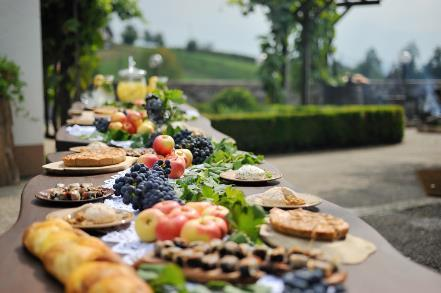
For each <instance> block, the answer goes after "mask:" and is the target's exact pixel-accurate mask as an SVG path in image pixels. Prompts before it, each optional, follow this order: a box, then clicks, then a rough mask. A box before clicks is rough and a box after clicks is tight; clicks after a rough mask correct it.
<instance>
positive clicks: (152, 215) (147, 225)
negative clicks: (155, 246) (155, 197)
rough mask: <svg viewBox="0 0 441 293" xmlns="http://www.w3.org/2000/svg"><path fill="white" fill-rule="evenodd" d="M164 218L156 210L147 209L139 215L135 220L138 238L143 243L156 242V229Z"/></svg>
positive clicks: (162, 214) (161, 213)
mask: <svg viewBox="0 0 441 293" xmlns="http://www.w3.org/2000/svg"><path fill="white" fill-rule="evenodd" d="M163 217H165V215H164V213H163V212H161V211H160V210H158V209H147V210H143V211H142V212H140V213H139V215H138V217H137V218H136V220H135V231H136V234H138V237H139V238H140V239H141V240H142V241H145V242H152V241H155V240H156V227H157V226H158V223H159V221H160V220H161V219H162V218H163Z"/></svg>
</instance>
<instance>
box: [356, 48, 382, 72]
mask: <svg viewBox="0 0 441 293" xmlns="http://www.w3.org/2000/svg"><path fill="white" fill-rule="evenodd" d="M355 71H357V72H359V73H361V74H363V75H364V76H366V77H369V78H374V79H381V78H384V74H383V71H382V69H381V60H380V58H379V57H378V55H377V52H376V51H375V49H374V48H370V49H369V50H368V51H367V52H366V57H365V59H364V61H362V62H361V63H360V64H358V65H357V67H356V69H355Z"/></svg>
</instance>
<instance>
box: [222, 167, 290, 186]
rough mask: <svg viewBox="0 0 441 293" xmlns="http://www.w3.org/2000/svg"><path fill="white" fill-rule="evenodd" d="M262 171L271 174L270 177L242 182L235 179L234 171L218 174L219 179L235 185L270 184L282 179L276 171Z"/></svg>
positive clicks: (280, 174)
mask: <svg viewBox="0 0 441 293" xmlns="http://www.w3.org/2000/svg"><path fill="white" fill-rule="evenodd" d="M263 170H264V171H265V172H269V173H271V177H270V178H263V179H249V180H243V179H237V178H236V171H235V170H228V171H225V172H222V173H221V174H220V178H222V179H224V180H227V181H231V182H235V183H266V182H271V181H274V180H278V179H280V178H282V173H279V172H277V171H270V170H265V169H263Z"/></svg>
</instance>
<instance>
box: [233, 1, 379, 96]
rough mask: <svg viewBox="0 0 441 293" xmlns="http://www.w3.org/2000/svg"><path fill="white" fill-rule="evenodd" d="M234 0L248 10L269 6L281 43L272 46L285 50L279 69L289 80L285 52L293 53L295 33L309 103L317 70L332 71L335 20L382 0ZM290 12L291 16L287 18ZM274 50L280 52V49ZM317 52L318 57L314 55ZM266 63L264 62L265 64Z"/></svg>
mask: <svg viewBox="0 0 441 293" xmlns="http://www.w3.org/2000/svg"><path fill="white" fill-rule="evenodd" d="M230 2H232V3H236V4H239V5H240V6H241V7H242V8H243V9H244V13H249V12H252V11H253V10H254V7H255V6H258V5H260V6H264V7H265V8H266V11H267V12H266V15H267V18H268V20H269V21H270V22H271V31H270V35H272V36H271V38H270V39H272V40H273V41H274V42H276V43H277V44H272V47H273V48H276V47H277V46H280V47H281V50H282V53H281V54H282V55H281V60H282V61H281V62H282V65H281V66H280V69H279V70H278V72H277V73H278V75H280V76H282V80H283V81H285V82H284V83H285V84H286V80H287V74H286V71H287V70H286V68H287V67H286V65H287V64H289V60H288V58H285V56H289V53H290V52H289V50H288V51H286V49H289V47H288V44H289V43H288V40H289V37H290V35H291V34H294V37H295V46H294V48H293V49H294V51H295V52H296V53H297V54H298V56H299V58H300V60H301V77H302V78H301V81H302V82H301V92H302V103H303V104H307V103H309V95H310V89H309V87H310V82H311V79H312V78H313V77H314V74H313V70H314V72H316V73H318V75H324V76H326V75H328V74H327V72H326V71H327V70H328V69H327V60H328V57H329V54H331V53H332V52H333V46H332V41H333V38H334V34H335V32H334V26H335V24H336V23H337V22H338V21H339V20H340V19H341V18H342V17H343V16H344V15H345V14H346V13H347V12H348V11H349V9H350V8H351V7H353V6H355V5H368V4H378V3H380V1H379V0H361V1H345V0H343V1H337V0H336V1H334V0H230ZM337 7H343V8H344V10H343V11H338V10H337ZM286 15H289V16H290V17H289V18H285V16H286ZM281 21H286V23H285V24H284V25H283V26H281V25H280V23H279V22H281ZM274 28H276V32H277V33H275V31H274ZM280 33H282V35H280ZM284 42H285V44H284ZM272 51H275V50H272ZM274 53H275V54H279V55H280V53H277V52H274ZM283 53H286V54H283ZM313 56H314V58H312V57H313ZM265 65H266V64H265V63H263V66H265ZM284 69H285V70H284ZM316 75H317V74H316ZM283 81H282V82H283Z"/></svg>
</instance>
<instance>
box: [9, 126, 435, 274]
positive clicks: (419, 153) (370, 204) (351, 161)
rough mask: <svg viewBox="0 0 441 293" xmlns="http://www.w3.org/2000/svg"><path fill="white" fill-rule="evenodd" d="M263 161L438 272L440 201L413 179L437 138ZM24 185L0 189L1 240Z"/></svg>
mask: <svg viewBox="0 0 441 293" xmlns="http://www.w3.org/2000/svg"><path fill="white" fill-rule="evenodd" d="M268 139H271V138H270V137H269V138H268ZM48 149H50V147H49V148H48ZM267 160H268V161H269V162H271V163H273V164H274V165H276V166H277V167H278V168H279V169H280V170H281V171H282V173H283V174H284V176H285V178H286V179H287V180H289V181H290V182H292V183H293V184H294V185H295V186H297V188H298V189H299V190H302V191H305V192H309V193H313V194H316V195H319V196H320V197H323V198H325V199H327V200H330V201H332V202H334V203H336V204H338V205H341V206H343V207H346V208H349V209H351V210H352V211H353V212H354V213H357V214H358V215H359V216H361V217H362V218H363V219H364V220H365V221H367V222H368V223H369V224H370V225H372V226H373V227H375V229H377V230H378V231H379V232H380V233H381V234H382V235H383V236H384V237H386V239H388V240H389V241H390V242H391V244H392V245H394V246H395V247H396V248H397V249H398V250H400V251H401V252H402V253H403V254H405V255H406V256H409V257H410V258H412V259H413V260H415V261H417V262H419V263H422V264H425V265H428V266H430V267H432V268H434V269H436V270H438V271H441V249H440V243H441V198H435V197H428V196H426V195H425V194H424V191H423V189H422V187H421V185H420V182H419V181H418V178H417V177H416V175H415V171H416V170H418V169H421V168H430V167H441V135H439V134H421V133H418V132H416V131H415V130H413V129H407V130H406V135H405V139H404V141H403V143H401V144H397V145H390V146H378V147H368V148H356V149H345V150H331V151H319V152H308V153H297V154H288V155H278V156H267ZM24 184H25V181H23V182H22V183H21V184H20V185H18V186H8V187H2V188H0V216H1V218H2V221H0V234H1V233H3V232H4V231H6V230H7V229H8V228H9V227H10V226H11V225H12V224H13V223H14V222H15V219H16V217H17V215H18V210H19V205H20V202H19V201H20V193H21V190H22V188H23V186H24Z"/></svg>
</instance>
